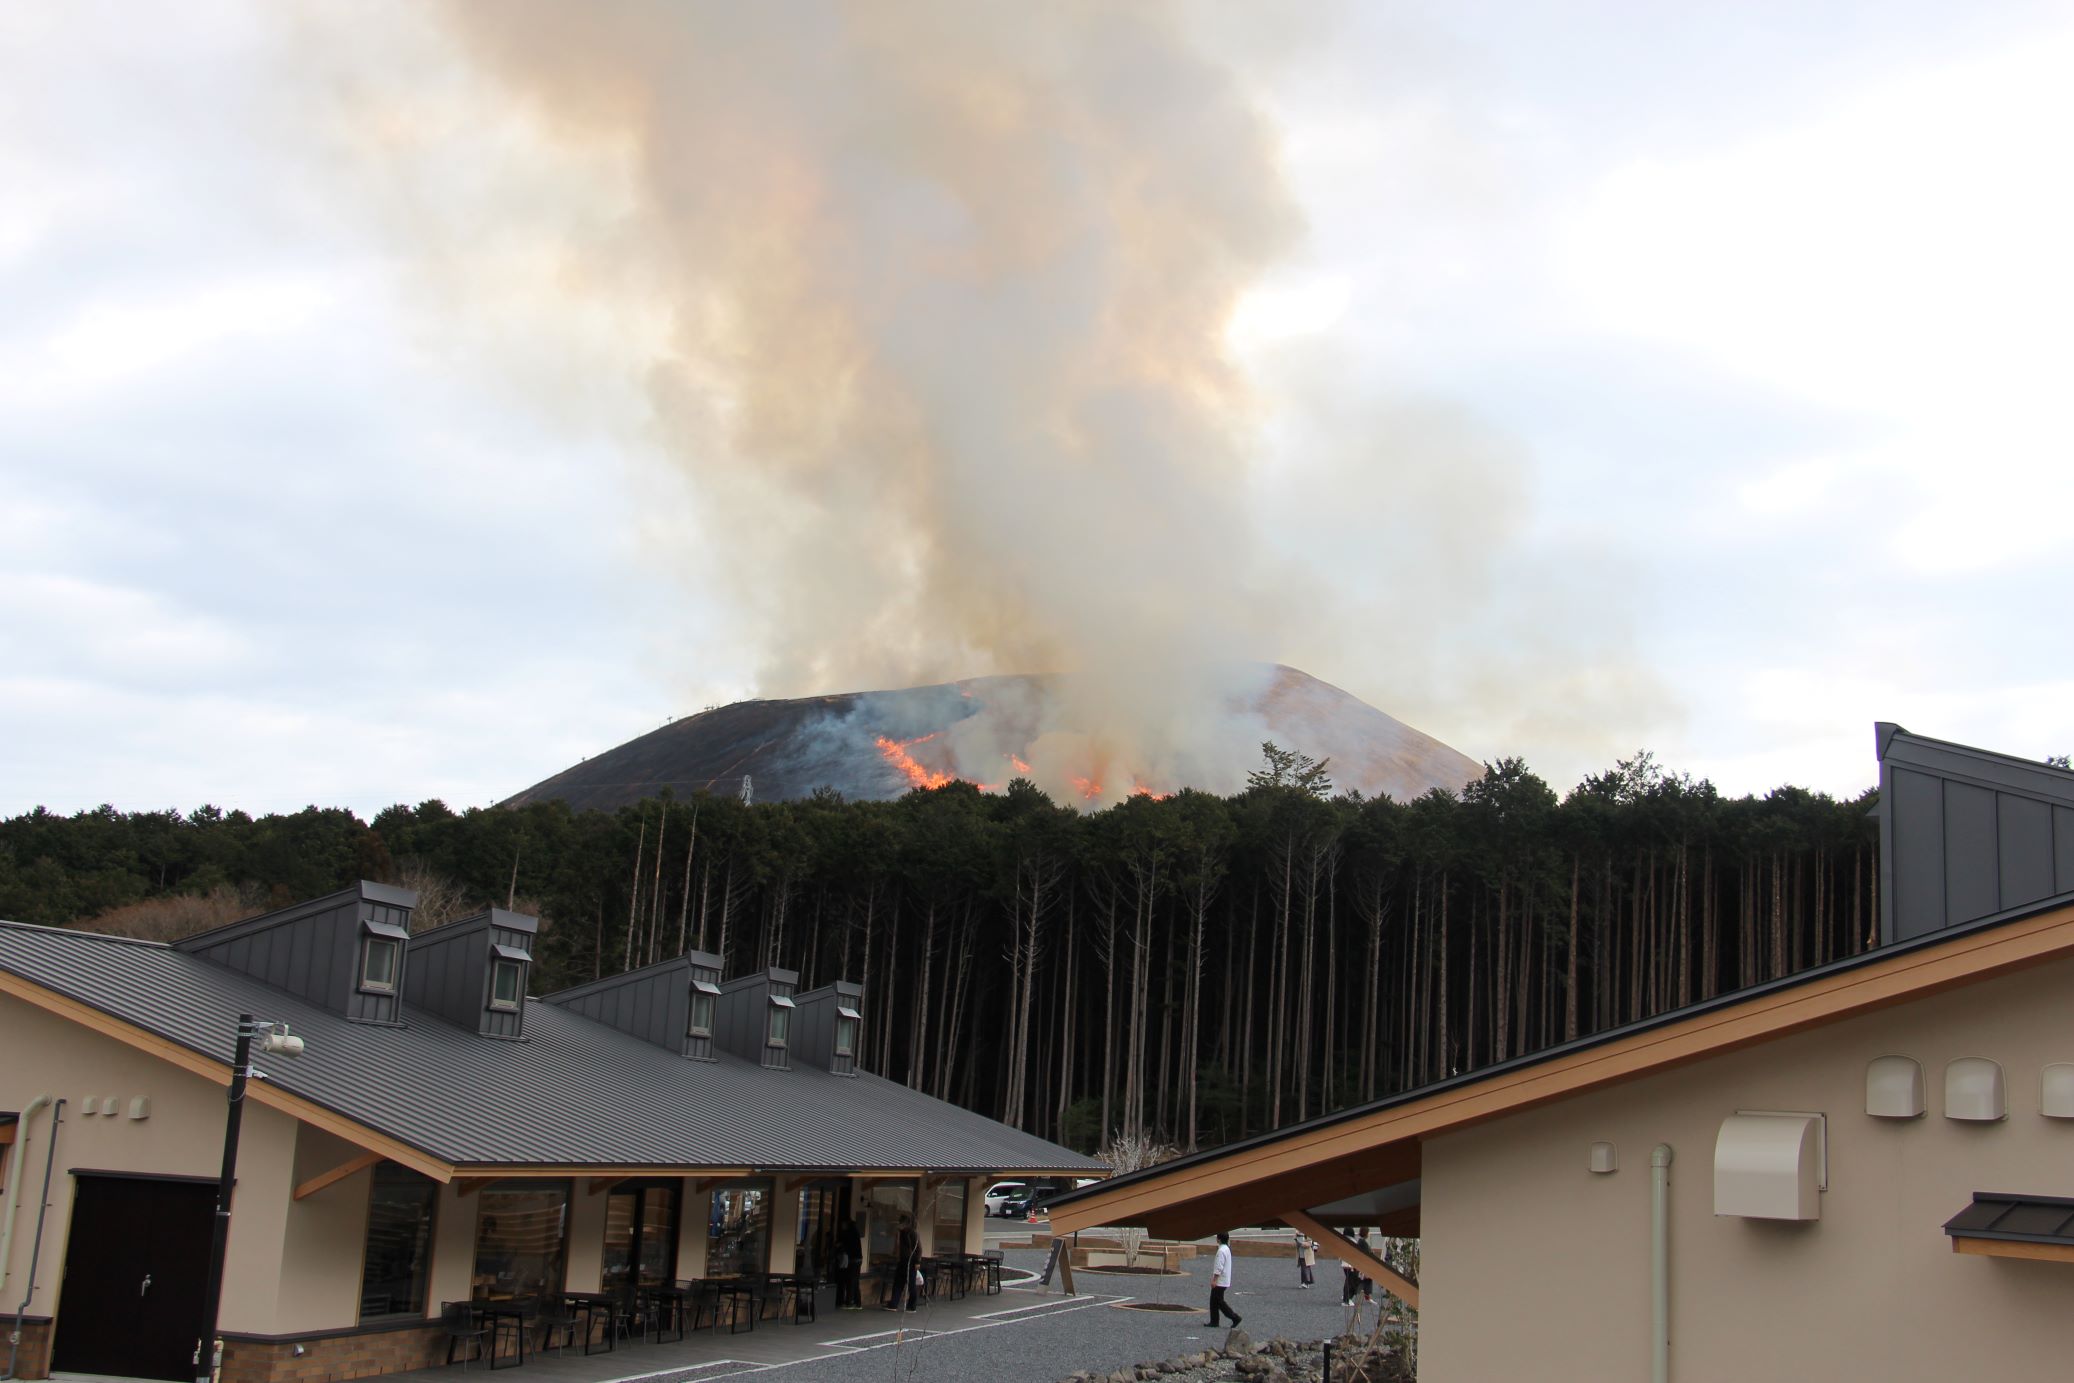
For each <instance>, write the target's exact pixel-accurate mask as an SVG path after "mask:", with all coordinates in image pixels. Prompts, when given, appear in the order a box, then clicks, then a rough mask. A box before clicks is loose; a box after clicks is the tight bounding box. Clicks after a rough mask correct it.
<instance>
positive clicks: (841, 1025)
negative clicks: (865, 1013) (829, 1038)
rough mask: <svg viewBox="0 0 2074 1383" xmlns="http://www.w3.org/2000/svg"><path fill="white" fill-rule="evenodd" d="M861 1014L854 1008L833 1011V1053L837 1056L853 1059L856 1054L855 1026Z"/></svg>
mask: <svg viewBox="0 0 2074 1383" xmlns="http://www.w3.org/2000/svg"><path fill="white" fill-rule="evenodd" d="M861 1017H862V1016H861V1015H860V1014H859V1013H858V1012H857V1010H856V1009H854V1008H839V1009H837V1010H836V1011H835V1054H836V1055H837V1056H838V1057H849V1058H851V1059H853V1060H854V1059H855V1058H856V1056H857V1027H858V1024H859V1022H860V1021H861Z"/></svg>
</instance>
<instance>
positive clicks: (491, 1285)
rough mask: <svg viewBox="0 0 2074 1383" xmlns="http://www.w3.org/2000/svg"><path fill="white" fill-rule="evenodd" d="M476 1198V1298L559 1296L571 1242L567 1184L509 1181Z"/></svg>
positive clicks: (482, 1192) (558, 1182)
mask: <svg viewBox="0 0 2074 1383" xmlns="http://www.w3.org/2000/svg"><path fill="white" fill-rule="evenodd" d="M477 1194H478V1195H479V1196H480V1197H481V1200H482V1211H481V1218H480V1219H479V1220H477V1221H476V1229H475V1295H477V1296H479V1297H490V1298H509V1297H531V1296H549V1295H555V1294H558V1293H559V1292H560V1291H561V1290H562V1271H563V1265H564V1262H565V1261H566V1257H567V1251H568V1242H569V1183H568V1182H566V1181H507V1182H504V1183H502V1184H500V1185H497V1186H492V1187H489V1188H488V1189H486V1190H483V1191H481V1192H478V1193H477Z"/></svg>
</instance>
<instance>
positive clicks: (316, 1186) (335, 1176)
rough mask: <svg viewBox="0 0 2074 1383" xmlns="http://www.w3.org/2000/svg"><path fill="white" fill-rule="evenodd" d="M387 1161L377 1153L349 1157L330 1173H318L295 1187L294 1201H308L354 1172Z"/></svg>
mask: <svg viewBox="0 0 2074 1383" xmlns="http://www.w3.org/2000/svg"><path fill="white" fill-rule="evenodd" d="M387 1160H388V1159H387V1158H385V1157H383V1156H382V1155H381V1154H380V1153H378V1152H370V1153H361V1154H360V1155H359V1156H358V1157H349V1158H347V1159H346V1160H345V1161H344V1162H341V1163H339V1164H338V1166H336V1167H333V1168H332V1169H331V1170H330V1171H328V1172H319V1173H317V1175H315V1176H313V1177H311V1178H310V1179H309V1180H308V1181H306V1182H304V1183H303V1184H302V1185H300V1186H298V1187H296V1188H295V1199H297V1200H299V1201H300V1200H308V1199H309V1198H310V1197H311V1196H314V1195H316V1194H317V1193H318V1192H319V1191H322V1190H323V1189H324V1188H325V1187H327V1186H331V1185H334V1184H336V1183H338V1182H341V1181H344V1180H345V1179H346V1178H347V1177H349V1176H351V1175H353V1173H355V1172H361V1171H365V1170H367V1169H368V1168H369V1167H372V1166H374V1164H375V1163H377V1162H385V1161H387Z"/></svg>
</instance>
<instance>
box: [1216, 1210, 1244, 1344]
mask: <svg viewBox="0 0 2074 1383" xmlns="http://www.w3.org/2000/svg"><path fill="white" fill-rule="evenodd" d="M1230 1287H1231V1235H1229V1234H1226V1233H1223V1232H1222V1231H1219V1233H1218V1235H1217V1259H1216V1261H1215V1262H1214V1263H1212V1264H1211V1265H1210V1324H1211V1326H1212V1327H1215V1326H1216V1324H1217V1323H1218V1321H1219V1320H1220V1319H1221V1318H1223V1317H1225V1316H1230V1317H1231V1323H1232V1324H1233V1325H1234V1326H1236V1325H1237V1324H1238V1323H1239V1313H1238V1312H1236V1311H1234V1310H1232V1309H1231V1307H1230V1305H1229V1304H1228V1303H1226V1301H1225V1300H1224V1294H1225V1292H1226V1291H1227V1290H1228V1289H1229V1288H1230Z"/></svg>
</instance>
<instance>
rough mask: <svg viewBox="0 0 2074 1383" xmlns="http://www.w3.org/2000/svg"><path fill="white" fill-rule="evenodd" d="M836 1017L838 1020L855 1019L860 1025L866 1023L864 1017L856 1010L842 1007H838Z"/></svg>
mask: <svg viewBox="0 0 2074 1383" xmlns="http://www.w3.org/2000/svg"><path fill="white" fill-rule="evenodd" d="M835 1015H836V1017H838V1018H855V1019H856V1020H857V1021H858V1022H860V1023H861V1022H863V1021H864V1015H863V1014H861V1013H859V1012H858V1011H857V1010H856V1009H854V1008H844V1007H842V1006H841V1005H837V1006H836V1010H835Z"/></svg>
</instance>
